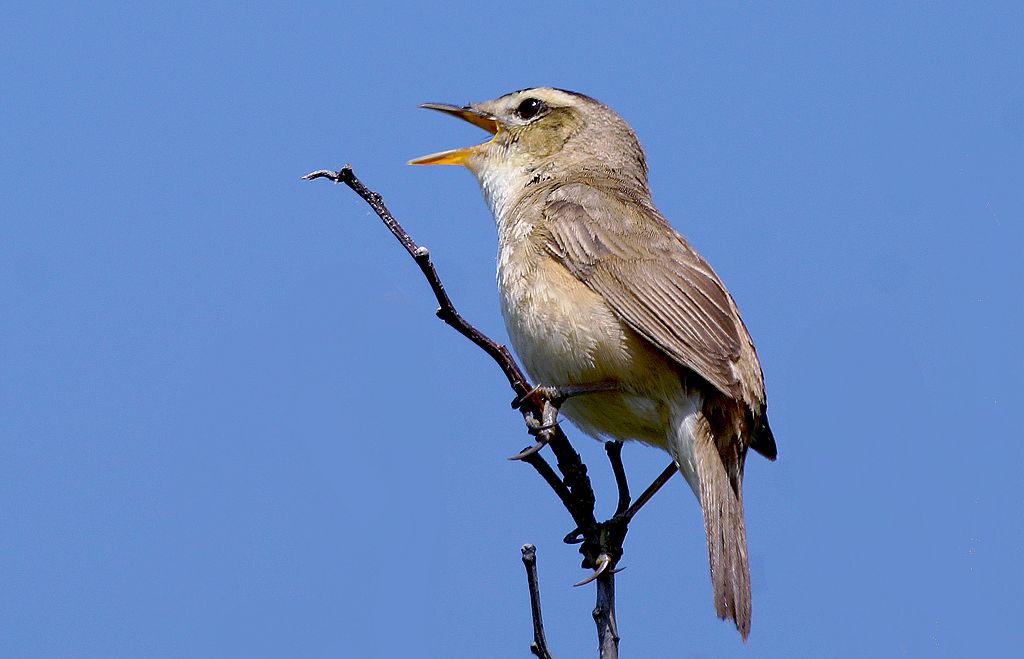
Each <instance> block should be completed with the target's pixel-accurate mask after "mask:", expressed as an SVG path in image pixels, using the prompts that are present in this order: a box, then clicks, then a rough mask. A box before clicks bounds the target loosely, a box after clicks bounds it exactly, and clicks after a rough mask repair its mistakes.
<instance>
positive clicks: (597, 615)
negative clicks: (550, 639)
mask: <svg viewBox="0 0 1024 659" xmlns="http://www.w3.org/2000/svg"><path fill="white" fill-rule="evenodd" d="M303 178H305V179H307V180H313V179H317V178H327V179H329V180H331V181H334V182H335V183H344V184H345V185H347V186H348V187H349V188H351V189H352V190H353V191H354V192H355V193H356V194H358V195H359V196H360V197H361V198H362V199H363V200H364V201H365V202H366V203H367V204H369V206H370V208H372V209H373V211H374V212H375V213H376V214H377V216H378V217H379V218H380V219H381V221H383V222H384V224H385V226H387V228H388V230H389V231H390V232H391V233H392V235H394V236H395V238H397V239H398V241H399V242H400V243H401V244H402V246H403V247H404V248H405V250H406V251H407V252H408V253H409V255H410V256H412V258H413V260H415V261H416V264H417V265H418V266H419V268H420V271H421V272H422V273H423V276H424V277H425V278H426V280H427V282H428V284H429V285H430V289H431V291H433V293H434V297H435V298H436V300H437V303H438V306H439V308H438V310H437V316H438V317H439V318H440V319H441V320H443V321H444V322H445V323H447V324H448V325H450V326H451V327H453V328H454V329H455V330H456V331H458V332H459V333H460V334H462V335H463V336H465V337H466V338H468V339H469V340H470V341H472V342H473V343H474V344H476V345H477V346H478V347H480V348H481V349H482V350H484V352H486V353H487V354H488V355H490V357H491V358H492V359H493V360H494V361H495V363H497V364H498V367H499V368H501V370H502V372H503V373H504V375H505V377H506V379H507V380H508V382H509V385H510V386H511V387H512V390H513V392H514V393H515V398H514V403H513V407H515V408H517V409H519V410H520V411H521V412H522V413H523V415H524V417H525V418H527V419H528V420H530V419H531V418H532V420H534V421H536V420H539V429H537V430H535V431H531V432H532V433H533V434H535V435H536V436H537V441H536V443H535V444H534V445H533V446H532V447H530V448H529V449H526V450H524V451H523V452H521V453H520V454H518V455H516V456H515V458H516V459H521V460H522V461H524V462H526V463H528V464H530V465H531V466H533V467H534V469H536V470H537V472H538V473H539V474H540V475H541V477H542V478H544V480H545V482H547V484H548V485H549V486H550V487H551V488H552V490H554V492H555V494H556V495H558V497H559V499H560V500H561V501H562V504H563V505H564V506H565V508H566V510H568V511H569V514H570V515H571V516H572V518H573V521H574V522H575V523H576V529H575V530H574V531H573V532H572V533H570V534H569V535H567V536H566V538H565V540H566V542H580V543H581V546H580V553H582V554H583V566H584V567H589V568H592V569H594V570H595V574H594V575H592V576H591V577H590V578H588V579H585V580H584V581H590V580H593V579H596V581H597V606H596V607H595V608H594V620H595V621H596V622H597V626H598V637H599V640H600V644H601V655H600V656H601V658H602V659H615V658H616V657H618V642H619V635H618V629H617V626H616V622H615V578H614V574H615V572H616V569H615V566H616V564H617V563H618V561H619V558H621V556H622V544H623V541H624V539H625V535H626V531H627V528H628V524H629V521H630V520H631V519H632V517H633V515H635V514H636V513H637V511H639V510H640V508H641V507H643V505H644V504H645V503H647V501H648V500H650V498H651V497H652V496H654V493H655V492H657V491H658V489H659V488H660V487H661V486H662V485H664V483H665V482H666V481H668V479H669V478H671V476H672V474H674V473H675V471H676V469H675V467H674V465H670V466H669V468H668V469H666V470H665V472H663V473H662V474H661V475H660V476H659V477H658V479H657V480H655V482H654V483H652V484H651V485H650V486H649V487H648V488H647V489H646V490H645V491H644V493H643V494H641V495H640V497H639V498H638V499H637V500H636V501H635V502H634V503H633V505H632V506H630V505H629V487H628V483H627V482H626V476H625V469H624V468H623V466H622V460H621V450H622V446H621V444H620V443H618V442H609V443H608V444H607V445H606V448H607V451H608V456H609V460H611V463H612V470H613V471H614V473H615V482H616V485H617V487H618V491H619V499H618V505H617V508H616V511H615V515H614V516H613V517H612V518H611V519H609V520H608V521H605V522H600V523H598V522H597V519H596V518H595V516H594V506H595V497H594V490H593V487H592V486H591V483H590V477H589V476H588V475H587V467H586V465H585V464H583V461H582V460H581V459H580V456H579V453H577V452H576V450H575V449H574V448H573V446H572V444H571V443H570V442H569V439H568V438H567V437H566V436H565V433H564V432H562V429H561V427H560V426H559V425H558V424H557V422H556V421H557V417H556V415H557V408H556V406H555V403H554V402H552V401H551V400H549V399H548V398H546V397H545V395H544V394H543V392H541V391H540V390H539V389H537V388H534V387H532V386H531V385H530V383H529V381H528V380H527V378H526V376H525V374H524V373H523V371H522V369H521V368H520V367H519V365H518V364H517V363H516V362H515V360H514V359H513V358H512V355H511V353H510V352H509V351H508V349H507V348H506V347H505V346H503V345H501V344H499V343H497V342H495V341H493V340H492V339H490V338H489V337H487V336H486V335H484V334H483V333H482V332H480V331H479V330H478V329H476V328H475V327H474V326H473V325H471V324H470V323H468V322H467V321H466V320H465V319H464V318H463V317H462V316H461V315H459V313H458V311H457V310H456V309H455V305H454V304H453V303H452V301H451V299H450V298H449V297H448V293H447V292H446V291H445V288H444V285H443V284H442V282H441V279H440V277H439V276H438V274H437V271H436V270H435V268H434V264H433V263H432V262H431V260H430V252H429V250H427V248H426V247H423V246H421V245H417V244H416V242H415V241H414V240H413V239H412V237H411V236H409V234H408V233H407V232H406V231H405V229H404V228H403V227H402V225H401V224H399V222H398V221H397V220H396V219H395V218H394V216H393V215H392V214H391V212H390V211H389V210H388V208H387V206H386V205H385V204H384V200H383V199H382V198H381V196H380V195H379V194H377V193H376V192H374V191H372V190H370V189H368V188H367V187H366V186H365V185H363V183H362V182H361V181H360V180H359V179H358V178H356V176H355V174H354V173H353V172H352V168H351V167H350V166H349V165H345V166H344V167H342V168H341V169H340V170H339V171H337V172H333V171H330V170H325V169H321V170H318V171H315V172H310V173H309V174H307V175H306V176H304V177H303ZM533 427H537V424H534V425H533ZM544 446H550V447H551V450H552V452H553V453H554V454H555V458H556V459H557V467H558V470H559V471H560V472H561V474H562V477H561V478H559V477H558V475H557V474H556V473H555V471H554V469H552V467H551V465H550V464H548V462H547V461H546V460H545V459H544V458H543V457H541V456H540V455H539V454H538V451H539V450H540V449H541V448H543V447H544ZM527 548H529V550H530V552H529V553H530V558H529V560H528V559H527ZM535 558H536V554H535V552H534V550H533V547H532V546H530V545H526V546H524V547H523V562H524V564H526V569H527V578H528V580H529V581H530V599H531V606H532V608H533V619H534V644H533V646H531V650H532V651H533V652H534V654H535V655H537V656H538V657H548V658H550V654H549V653H548V651H547V647H546V642H545V641H544V635H543V626H542V624H541V618H540V591H539V586H538V584H537V579H536V561H535ZM535 648H536V649H535Z"/></svg>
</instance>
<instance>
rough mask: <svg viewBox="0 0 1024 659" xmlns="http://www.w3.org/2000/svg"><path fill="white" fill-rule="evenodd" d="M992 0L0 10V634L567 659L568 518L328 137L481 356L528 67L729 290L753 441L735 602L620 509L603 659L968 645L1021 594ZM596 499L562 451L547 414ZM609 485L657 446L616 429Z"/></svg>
mask: <svg viewBox="0 0 1024 659" xmlns="http://www.w3.org/2000/svg"><path fill="white" fill-rule="evenodd" d="M1022 31H1024V12H1022V10H1021V7H1020V5H1019V4H1018V3H984V5H982V4H980V3H959V4H952V3H896V4H895V5H894V4H893V3H849V4H847V5H846V6H845V8H837V7H833V6H830V4H826V3H787V4H784V5H782V6H774V7H760V8H751V7H747V6H744V5H741V4H731V3H704V4H692V5H686V6H682V7H680V6H677V5H675V4H674V3H673V4H669V3H665V4H663V5H649V6H648V7H646V8H643V9H641V8H627V7H623V6H617V7H609V8H600V7H599V6H596V5H593V4H592V3H575V4H573V3H566V4H562V5H558V6H553V5H552V4H551V3H531V2H521V3H514V4H505V5H498V6H493V5H486V6H485V5H481V4H479V3H454V4H451V5H450V6H446V8H444V9H442V8H440V7H438V6H429V5H427V4H426V3H424V4H423V5H403V4H401V3H392V4H390V5H388V6H387V7H384V8H382V7H375V6H374V3H358V4H346V3H329V4H324V5H319V6H312V5H303V6H302V8H301V9H295V8H281V7H273V6H271V5H266V4H262V3H248V4H246V5H213V6H210V5H207V4H205V3H175V4H165V5H159V4H156V3H153V4H143V5H138V4H118V5H115V4H112V3H100V5H99V6H91V7H87V8H86V7H83V6H81V5H77V4H76V5H70V4H69V5H66V6H65V5H62V4H61V3H49V4H39V5H32V4H31V3H23V4H22V5H20V6H17V7H14V6H11V7H8V8H7V9H5V11H4V20H3V21H2V22H0V82H2V87H3V89H4V92H3V102H2V103H0V117H2V119H3V126H4V131H3V133H4V134H3V138H2V146H3V148H2V152H0V168H2V178H0V180H2V181H3V183H2V185H3V191H2V195H0V216H2V218H3V220H2V222H0V309H3V313H2V314H0V630H2V631H0V654H2V655H4V656H12V657H14V656H18V657H69V656H81V657H129V656H151V657H198V656H211V657H212V656H217V657H231V656H237V657H258V656H266V657H282V656H307V657H321V656H322V657H328V656H348V657H408V656H426V657H442V656H443V657H450V658H458V657H473V658H476V657H520V656H521V657H526V656H529V654H528V650H527V647H528V644H529V641H530V635H531V630H530V620H529V608H528V599H527V591H526V585H525V580H524V577H523V572H522V566H521V563H520V558H519V547H520V546H521V545H522V544H523V543H526V542H532V543H534V544H536V545H537V546H538V551H539V557H540V573H541V578H542V588H543V604H544V607H545V616H546V622H547V626H548V634H549V639H550V642H551V645H552V649H553V651H554V653H555V654H556V656H558V657H585V656H594V654H595V653H594V652H593V650H592V649H593V647H594V646H595V643H596V641H595V636H594V630H593V623H592V621H591V619H590V609H591V607H592V606H593V591H592V590H591V589H587V588H579V589H574V588H572V587H571V584H572V583H573V582H575V581H576V580H578V579H579V578H580V576H581V572H580V570H579V567H578V556H577V554H576V552H575V548H573V547H568V546H565V545H563V544H561V542H560V539H561V538H562V536H563V535H564V534H565V533H566V532H567V531H569V530H570V528H571V526H572V525H571V522H570V520H569V518H568V516H567V515H566V514H565V512H564V511H563V510H562V509H561V508H560V507H559V505H558V504H557V502H556V500H555V499H554V497H553V495H552V494H551V493H550V491H548V489H547V488H546V487H545V486H544V485H543V484H542V482H541V481H540V479H539V478H538V477H537V476H536V475H535V474H534V473H533V471H532V470H531V469H530V468H529V467H527V466H525V465H521V464H514V463H510V462H507V461H506V460H505V457H506V456H508V455H510V454H512V453H514V452H515V451H516V450H518V449H519V448H521V447H522V446H523V445H524V443H525V435H524V433H523V430H522V422H521V420H520V419H519V418H518V415H517V414H516V413H514V412H513V411H511V410H510V409H509V407H508V402H509V398H510V394H509V391H508V389H507V386H506V385H505V383H504V381H503V379H502V377H501V375H500V373H499V372H498V371H497V369H496V368H495V367H494V366H493V365H492V364H491V363H490V362H489V361H488V360H487V359H486V358H485V357H484V356H483V355H482V354H481V353H479V352H478V351H476V350H475V349H474V348H472V347H471V346H470V345H469V344H468V343H467V342H466V341H465V340H463V339H462V338H461V337H459V336H457V335H456V334H455V333H454V332H452V331H451V330H449V329H448V328H446V327H445V326H444V325H443V324H441V323H440V322H439V321H437V320H436V319H435V318H434V317H433V309H434V305H433V302H432V301H431V298H430V295H429V291H428V289H427V288H426V286H425V284H424V283H423V281H422V280H421V278H420V275H419V273H418V272H417V270H416V269H415V267H414V266H413V264H412V263H411V261H409V259H408V258H407V257H406V256H405V254H404V253H403V252H401V250H400V249H399V248H398V246H397V245H396V244H395V243H394V242H393V241H392V239H391V238H390V236H389V235H387V233H386V232H385V231H384V229H383V227H382V226H381V225H380V224H379V222H378V221H377V220H376V218H375V217H373V216H372V215H371V213H370V212H369V210H368V209H367V208H366V207H365V206H364V205H363V204H362V202H360V201H359V200H358V199H357V198H356V197H355V196H354V195H353V194H351V193H350V192H349V191H348V190H347V189H345V188H343V187H338V186H332V185H330V184H327V183H325V182H322V181H318V182H313V183H308V182H304V181H300V180H299V177H300V176H301V175H302V174H304V173H306V172H307V171H310V170H312V169H317V168H320V167H337V166H340V165H341V164H343V163H346V162H350V163H352V164H353V166H354V167H355V169H356V172H357V174H358V175H359V176H360V177H362V178H363V180H364V181H365V182H366V183H367V184H368V185H370V186H371V187H372V188H374V189H377V190H378V191H380V192H381V193H383V194H384V195H385V197H386V199H387V201H388V203H389V204H390V206H391V208H392V209H393V210H394V211H395V213H396V214H397V215H398V216H399V217H400V218H401V220H402V221H403V222H404V223H405V225H406V227H407V228H408V230H409V231H410V232H411V233H412V234H413V235H414V236H415V237H416V239H417V240H418V241H419V242H421V243H423V244H425V245H427V246H429V247H430V249H431V252H432V254H433V255H434V259H435V262H436V264H437V267H438V269H439V270H440V272H441V274H442V276H443V277H444V279H445V282H446V284H447V286H448V290H449V292H450V293H451V295H452V297H453V298H454V299H455V301H456V303H457V304H458V306H459V308H460V310H461V311H462V312H463V314H464V315H465V316H466V317H467V318H469V319H471V320H472V321H473V322H476V323H477V324H478V325H479V326H480V327H481V329H483V330H485V331H486V332H488V333H490V334H491V335H493V336H495V337H496V338H499V339H501V340H504V338H505V334H504V328H503V326H502V322H501V319H500V314H499V311H498V306H497V298H496V295H495V290H494V249H495V237H494V229H493V224H492V221H491V219H490V216H489V213H488V211H487V209H486V207H485V205H484V203H483V201H482V199H481V196H480V194H479V191H478V189H477V186H476V184H475V182H474V181H473V179H472V177H471V176H470V175H469V174H468V173H466V172H464V171H461V170H459V169H457V168H440V167H438V168H413V167H408V166H406V165H405V164H404V163H405V162H406V160H408V159H409V158H411V157H415V156H418V155H422V154H425V153H430V152H433V151H437V150H440V149H444V148H450V147H454V146H461V145H465V144H469V143H472V142H473V141H477V140H479V139H480V138H481V136H482V134H481V133H480V132H479V131H478V130H477V129H475V128H473V127H472V126H468V125H466V124H462V123H460V122H457V121H453V120H451V119H449V118H446V117H443V116H441V115H437V114H433V113H428V112H426V111H422V110H417V109H416V107H415V106H416V104H417V103H420V102H425V101H439V102H455V103H463V102H468V101H472V100H483V99H488V98H492V97H495V96H498V95H500V94H502V93H505V92H507V91H510V90H514V89H519V88H523V87H529V86H536V85H553V86H559V87H564V88H568V89H574V90H578V91H581V92H584V93H587V94H589V95H591V96H594V97H596V98H599V99H601V100H603V101H605V102H606V103H608V104H609V105H611V106H612V107H614V108H615V109H617V110H618V111H619V112H620V113H621V114H622V115H623V116H624V117H625V118H626V119H627V120H628V121H629V122H630V123H631V124H632V125H633V127H634V128H635V129H636V131H637V133H638V134H639V136H640V139H641V141H642V142H643V144H644V146H645V148H646V151H647V155H648V161H649V164H650V168H651V186H652V189H653V192H654V199H655V202H656V204H657V205H658V206H659V208H660V209H661V210H662V212H663V213H664V214H665V215H666V216H667V217H668V218H669V219H670V220H671V221H672V223H673V224H674V225H675V226H676V227H677V228H678V229H679V230H680V231H681V232H683V233H684V234H685V235H686V236H687V237H688V238H689V239H690V240H691V242H692V243H693V244H694V245H695V246H697V248H698V249H699V250H701V252H702V253H703V254H704V255H705V256H706V257H707V258H708V260H709V261H710V262H711V263H712V264H713V265H714V267H715V268H716V270H717V271H718V273H719V274H720V275H721V276H722V278H723V279H724V280H725V282H726V283H727V285H728V286H729V288H730V290H731V291H732V293H733V295H734V297H735V298H736V300H737V302H738V304H739V306H740V308H741V310H742V311H743V317H744V319H745V321H746V323H747V326H748V327H749V329H750V332H751V334H752V335H753V337H754V339H755V341H756V343H757V346H758V350H759V354H760V357H761V361H762V364H763V366H764V370H765V374H766V382H767V389H768V397H769V409H770V412H771V418H772V425H773V428H774V430H775V434H776V437H777V439H778V441H779V450H780V457H779V461H778V462H777V463H774V464H769V463H767V462H765V461H763V460H761V459H759V458H758V457H756V456H752V458H751V460H750V461H749V462H748V468H747V479H746V485H745V494H746V511H747V527H748V533H749V536H750V537H749V540H750V555H751V565H752V572H753V590H754V618H753V628H752V633H751V637H750V641H749V643H748V644H747V645H746V646H744V645H742V644H741V643H740V641H739V638H738V635H737V634H736V632H735V631H734V630H733V629H732V627H731V626H730V625H727V624H725V623H721V622H719V621H718V620H717V619H716V618H715V617H714V615H713V611H712V606H711V597H710V585H709V580H708V576H707V567H706V558H705V553H704V552H705V549H704V540H703V534H702V529H701V523H700V516H699V512H698V508H697V505H696V502H695V500H694V499H693V497H692V495H691V494H690V493H689V492H688V491H687V490H686V488H685V486H684V484H683V481H682V479H676V480H675V481H673V482H672V483H671V484H670V485H669V486H668V487H667V488H666V490H665V491H664V492H662V493H661V494H660V495H659V496H658V497H657V498H656V500H655V501H654V502H652V504H651V505H650V506H649V507H648V508H647V509H645V510H644V512H643V513H642V514H641V515H640V516H639V517H638V518H637V519H636V521H635V523H634V524H633V526H632V529H631V531H630V534H629V537H628V539H627V544H626V556H625V559H624V560H623V565H625V566H627V568H628V569H627V570H626V571H625V572H623V573H622V574H621V575H620V577H619V580H618V595H619V600H618V603H619V616H620V618H619V624H620V631H621V634H622V637H623V641H622V646H621V647H622V654H623V656H632V657H711V656H716V657H732V656H736V657H741V656H742V657H748V658H749V657H783V656H785V657H817V656H829V657H863V656H877V657H961V656H1007V655H1008V654H1011V653H1012V652H1013V651H1015V650H1017V649H1018V648H1019V643H1018V641H1017V636H1018V634H1017V631H1016V629H1017V626H1018V625H1019V621H1020V616H1021V612H1022V611H1021V605H1020V597H1019V593H1020V591H1021V590H1022V588H1024V570H1021V568H1020V563H1021V556H1022V552H1024V515H1022V514H1021V507H1022V505H1024V498H1022V496H1021V493H1020V487H1019V486H1020V483H1021V468H1022V467H1024V443H1022V441H1021V440H1022V433H1021V425H1020V421H1019V413H1020V409H1021V405H1022V404H1024V383H1022V375H1021V373H1022V367H1024V351H1022V348H1021V341H1020V337H1021V335H1022V334H1024V322H1022V320H1024V296H1022V295H1021V284H1022V282H1024V269H1022V265H1021V264H1022V262H1024V248H1022V245H1024V242H1022V239H1024V229H1022V222H1024V76H1022V71H1024V46H1022V41H1021V39H1020V34H1021V33H1022ZM574 436H575V437H578V441H577V442H576V443H577V446H578V447H579V448H580V449H581V450H582V451H583V452H584V458H585V459H586V460H587V461H588V463H590V465H591V469H592V473H593V475H594V478H595V480H596V484H597V486H598V489H599V495H600V496H602V505H603V510H604V511H605V512H606V513H607V512H610V511H611V509H612V508H613V506H614V499H613V497H612V487H611V475H610V473H609V470H608V468H607V464H606V462H605V461H604V458H603V451H602V449H601V447H600V445H599V444H597V443H596V442H591V441H589V440H586V439H585V438H582V437H579V435H578V434H575V435H574ZM624 459H625V462H626V466H627V469H628V472H629V474H630V476H631V480H632V483H633V485H634V487H635V488H636V489H639V488H640V487H642V486H643V485H644V484H646V482H647V481H648V480H649V479H650V478H652V477H653V476H654V475H655V474H657V473H658V471H660V469H661V467H662V466H663V463H664V462H665V459H664V456H663V455H662V454H660V453H658V452H656V451H653V450H650V449H645V448H642V447H636V446H627V448H626V450H625V451H624Z"/></svg>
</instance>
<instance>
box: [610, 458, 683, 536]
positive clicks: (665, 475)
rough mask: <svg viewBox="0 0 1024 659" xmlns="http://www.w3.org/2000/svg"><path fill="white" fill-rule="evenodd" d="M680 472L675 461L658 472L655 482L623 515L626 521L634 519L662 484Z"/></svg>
mask: <svg viewBox="0 0 1024 659" xmlns="http://www.w3.org/2000/svg"><path fill="white" fill-rule="evenodd" d="M678 473H679V467H677V466H676V465H675V463H672V464H670V465H669V466H667V467H665V469H664V471H662V472H661V473H660V474H658V477H657V478H655V479H654V482H653V483H651V484H650V485H648V486H647V489H646V490H644V491H643V493H641V494H640V496H639V497H637V499H636V501H634V502H633V505H632V506H630V507H629V509H628V510H626V512H625V513H624V514H623V515H622V516H623V517H624V518H626V523H627V524H628V523H629V522H630V521H631V520H632V519H633V516H634V515H636V514H637V513H638V512H640V509H641V508H643V507H644V504H646V503H647V502H648V501H650V500H651V497H653V496H654V495H655V494H657V492H658V490H660V489H661V486H662V485H664V484H665V483H667V482H669V480H671V478H672V477H673V476H675V475H676V474H678Z"/></svg>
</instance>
